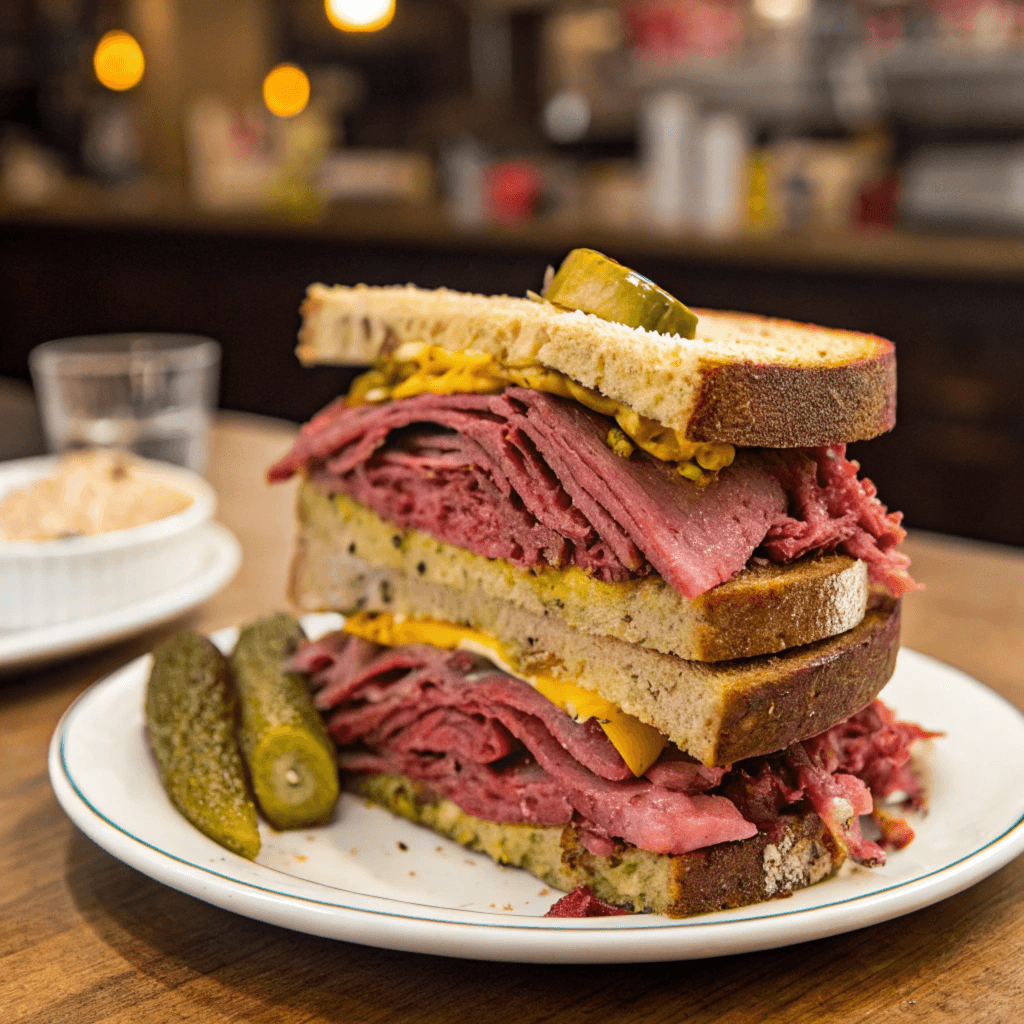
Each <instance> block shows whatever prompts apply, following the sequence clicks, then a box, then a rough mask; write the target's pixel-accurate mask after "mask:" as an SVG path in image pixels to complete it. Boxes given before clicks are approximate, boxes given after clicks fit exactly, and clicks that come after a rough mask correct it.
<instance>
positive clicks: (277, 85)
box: [263, 64, 309, 117]
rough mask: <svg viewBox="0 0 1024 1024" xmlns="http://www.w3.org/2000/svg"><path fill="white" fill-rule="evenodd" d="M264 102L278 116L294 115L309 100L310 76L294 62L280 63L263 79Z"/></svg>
mask: <svg viewBox="0 0 1024 1024" xmlns="http://www.w3.org/2000/svg"><path fill="white" fill-rule="evenodd" d="M263 102H264V103H266V105H267V110H269V111H270V112H271V113H272V114H276V115H277V116H278V117H294V116H295V115H296V114H301V113H302V111H303V110H305V109H306V104H307V103H308V102H309V78H308V77H307V76H306V72H305V71H303V70H302V68H297V67H296V66H295V65H294V64H278V65H277V67H276V68H273V69H272V70H271V71H270V73H269V74H268V75H267V77H266V78H264V79H263Z"/></svg>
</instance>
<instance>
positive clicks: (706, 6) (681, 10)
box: [622, 0, 745, 63]
mask: <svg viewBox="0 0 1024 1024" xmlns="http://www.w3.org/2000/svg"><path fill="white" fill-rule="evenodd" d="M622 13H623V17H624V18H625V22H626V28H627V33H628V37H629V45H630V48H631V49H632V50H633V52H634V53H635V54H636V56H637V57H638V58H639V59H640V60H643V61H654V62H658V63H673V62H674V61H676V60H678V59H679V58H682V57H687V56H697V55H700V54H713V55H717V56H722V55H725V54H729V53H734V52H735V51H736V50H738V49H739V47H740V46H741V45H742V43H743V38H744V33H745V24H744V5H743V4H742V3H740V2H738V0H630V2H628V3H625V4H623V6H622Z"/></svg>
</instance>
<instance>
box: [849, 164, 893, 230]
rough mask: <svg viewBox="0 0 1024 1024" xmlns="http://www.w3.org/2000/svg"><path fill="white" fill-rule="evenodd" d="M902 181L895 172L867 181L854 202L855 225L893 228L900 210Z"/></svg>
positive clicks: (858, 191)
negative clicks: (900, 181)
mask: <svg viewBox="0 0 1024 1024" xmlns="http://www.w3.org/2000/svg"><path fill="white" fill-rule="evenodd" d="M899 203H900V183H899V179H898V178H897V177H896V175H895V174H890V175H889V176H888V177H887V178H877V179H875V180H874V181H869V182H866V183H865V184H863V185H861V187H860V188H859V189H858V190H857V198H856V199H855V200H854V203H853V218H852V220H853V224H854V226H855V227H865V228H891V227H892V226H893V224H894V223H895V222H896V214H897V213H898V211H899Z"/></svg>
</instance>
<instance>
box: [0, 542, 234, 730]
mask: <svg viewBox="0 0 1024 1024" xmlns="http://www.w3.org/2000/svg"><path fill="white" fill-rule="evenodd" d="M195 543H197V544H204V543H205V544H207V545H209V547H210V548H211V549H212V550H213V560H212V563H211V564H210V565H207V566H205V567H204V568H203V569H201V570H200V571H199V572H198V573H196V574H195V575H194V576H192V577H191V578H190V579H186V580H182V581H181V582H180V583H177V584H175V585H174V586H173V587H169V588H167V589H166V590H162V591H160V592H158V593H156V594H152V595H150V596H149V597H146V598H143V599H142V600H140V601H133V602H131V603H130V604H127V605H123V606H122V607H120V608H113V609H111V610H110V611H106V612H101V613H100V614H98V615H91V616H85V617H83V618H80V619H72V620H70V621H69V622H59V623H50V624H48V625H45V626H33V627H30V628H28V629H16V630H10V631H5V632H4V633H0V674H11V673H14V672H18V671H22V670H24V669H28V668H31V667H32V666H34V665H39V664H44V663H46V662H49V661H57V660H60V659H62V658H70V657H73V656H74V655H76V654H81V653H83V652H85V651H88V650H92V649H94V648H96V647H99V646H101V645H103V644H106V643H113V642H114V641H116V640H119V639H123V638H124V637H127V636H131V635H133V634H134V633H137V632H141V631H142V630H144V629H148V628H149V627H150V626H155V625H159V624H160V623H161V622H167V621H169V620H170V619H172V618H174V617H175V616H177V615H181V614H183V613H184V612H187V611H189V610H190V609H192V608H195V607H196V606H197V605H200V604H202V603H203V602H204V601H206V600H208V599H209V598H210V597H212V596H213V595H214V594H216V593H217V592H218V591H220V590H221V589H223V588H224V587H225V586H226V585H227V584H228V583H230V582H231V580H232V579H234V577H235V575H236V574H237V573H238V570H239V568H240V567H241V564H242V546H241V544H240V543H239V540H238V538H237V537H236V536H235V535H234V534H233V533H232V532H231V530H229V529H228V528H227V527H226V526H225V525H224V524H223V523H218V522H208V523H203V524H201V525H200V526H199V527H197V528H196V539H195ZM69 633H70V635H71V639H68V638H67V636H68V634H69ZM59 634H63V636H62V637H61V636H59ZM129 664H131V663H130V662H129ZM121 668H127V665H124V666H121ZM115 671H116V672H119V671H121V669H116V670H115ZM106 678H109V677H108V676H105V677H104V679H106ZM99 681H100V682H102V681H103V680H99ZM86 692H88V690H87V691H86ZM75 703H77V700H76V702H75ZM71 707H74V704H72V705H71ZM68 710H69V711H70V710H71V708H70V707H69V708H68Z"/></svg>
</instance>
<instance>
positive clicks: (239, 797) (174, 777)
mask: <svg viewBox="0 0 1024 1024" xmlns="http://www.w3.org/2000/svg"><path fill="white" fill-rule="evenodd" d="M236 707H237V697H236V695H235V690H234V686H233V685H232V682H231V675H230V672H229V670H228V663H227V660H226V659H225V657H224V655H223V654H221V653H220V651H218V650H217V648H216V647H214V645H213V644H212V643H210V641H209V640H207V639H206V637H204V636H200V635H199V634H198V633H178V634H177V635H176V636H172V637H170V638H169V639H167V640H165V641H164V642H163V643H162V644H160V645H159V646H158V647H157V649H156V650H155V651H154V652H153V669H152V671H151V672H150V676H149V684H148V686H147V688H146V722H147V724H148V726H149V739H150V744H151V745H152V747H153V751H154V753H155V754H156V757H157V760H158V761H159V762H160V776H161V780H162V781H163V785H164V789H165V790H166V791H167V795H168V796H169V797H170V798H171V802H172V803H173V804H174V806H175V807H177V808H178V810H179V811H181V813H182V814H183V815H184V816H185V817H186V818H188V820H189V821H190V822H192V824H193V825H195V826H196V828H198V829H199V830H200V832H204V833H205V834H206V835H208V836H209V837H210V838H211V839H212V840H213V841H214V842H216V843H220V845H221V846H225V847H227V848H228V849H229V850H232V851H233V852H235V853H238V854H241V855H242V856H243V857H248V858H249V859H250V860H252V859H253V858H254V857H255V856H256V854H257V853H259V851H260V834H259V831H258V829H257V825H256V806H255V804H254V803H253V802H252V797H251V796H249V791H248V788H247V787H246V782H245V767H244V765H243V764H242V755H241V752H240V751H239V749H238V741H237V739H236V738H235V710H236Z"/></svg>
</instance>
